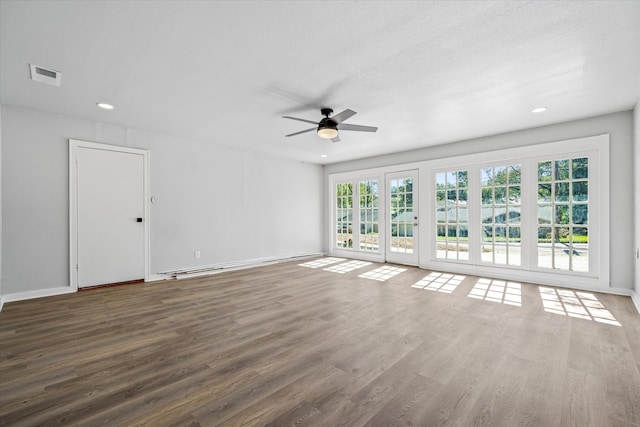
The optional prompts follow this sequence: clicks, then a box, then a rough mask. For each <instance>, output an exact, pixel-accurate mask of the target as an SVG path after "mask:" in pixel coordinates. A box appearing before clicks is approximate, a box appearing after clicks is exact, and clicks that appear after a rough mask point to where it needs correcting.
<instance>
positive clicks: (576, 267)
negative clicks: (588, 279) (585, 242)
mask: <svg viewBox="0 0 640 427" xmlns="http://www.w3.org/2000/svg"><path fill="white" fill-rule="evenodd" d="M571 269H572V270H573V271H580V272H587V271H589V251H588V250H586V249H582V248H580V249H575V250H574V251H573V257H572V260H571Z"/></svg>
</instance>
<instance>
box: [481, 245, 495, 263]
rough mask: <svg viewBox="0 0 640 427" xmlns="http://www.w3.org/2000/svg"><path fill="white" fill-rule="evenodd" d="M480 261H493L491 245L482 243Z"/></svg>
mask: <svg viewBox="0 0 640 427" xmlns="http://www.w3.org/2000/svg"><path fill="white" fill-rule="evenodd" d="M481 259H482V262H493V246H491V245H482V258H481Z"/></svg>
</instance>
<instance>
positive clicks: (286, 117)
mask: <svg viewBox="0 0 640 427" xmlns="http://www.w3.org/2000/svg"><path fill="white" fill-rule="evenodd" d="M282 118H283V119H291V120H297V121H299V122H305V123H311V124H312V125H317V124H318V122H314V121H311V120H306V119H299V118H297V117H290V116H282Z"/></svg>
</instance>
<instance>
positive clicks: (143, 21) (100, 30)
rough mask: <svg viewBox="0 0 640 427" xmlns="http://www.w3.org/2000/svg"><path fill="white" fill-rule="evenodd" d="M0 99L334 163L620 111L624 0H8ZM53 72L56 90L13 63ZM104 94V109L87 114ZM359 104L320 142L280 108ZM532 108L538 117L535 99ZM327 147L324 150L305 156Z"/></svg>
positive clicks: (636, 35)
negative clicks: (335, 139) (351, 127)
mask: <svg viewBox="0 0 640 427" xmlns="http://www.w3.org/2000/svg"><path fill="white" fill-rule="evenodd" d="M0 4H1V6H0V7H1V9H0V13H1V18H0V19H1V21H0V36H1V37H0V48H1V58H0V60H1V68H0V72H1V79H0V84H1V86H0V90H1V92H0V102H1V103H2V104H6V105H16V106H24V107H29V108H34V109H38V110H43V111H49V112H54V113H59V114H64V115H68V116H73V117H79V118H83V119H88V120H95V121H101V122H107V123H114V124H118V125H123V126H127V127H130V128H134V129H141V130H150V131H154V132H158V133H163V134H169V135H176V136H181V137H186V138H191V139H196V140H200V141H204V142H208V143H211V144H221V145H227V146H233V147H238V148H241V149H246V150H257V151H261V152H266V153H269V154H272V155H277V156H283V157H288V158H293V159H298V160H302V161H306V162H314V163H332V162H338V161H344V160H350V159H356V158H362V157H368V156H372V155H378V154H384V153H389V152H395V151H402V150H408V149H412V148H418V147H424V146H428V145H434V144H442V143H447V142H452V141H457V140H461V139H468V138H473V137H478V136H485V135H491V134H497V133H502V132H507V131H512V130H517V129H525V128H531V127H536V126H540V125H544V124H550V123H557V122H562V121H566V120H571V119H577V118H583V117H589V116H594V115H598V114H603V113H609V112H614V111H621V110H627V109H631V108H632V107H633V105H634V104H635V103H636V102H637V101H638V99H639V98H640V2H637V1H630V2H624V1H605V2H598V1H591V2H568V1H553V2H544V1H535V2H524V1H520V2H426V1H424V2H397V1H393V2H381V1H375V2H374V1H371V2H354V1H332V2H328V1H327V2H309V1H304V2H303V1H291V2H288V1H278V2H269V1H256V2H250V1H242V2H239V1H238V2H224V1H215V2H188V1H184V2H183V1H179V2H169V1H163V2H154V1H141V2H134V1H129V2H115V1H104V2H102V1H86V2H77V1H72V2H66V1H51V0H48V1H43V2H38V1H18V2H14V1H7V0H2V2H1V3H0ZM29 63H34V64H36V65H40V66H44V67H49V68H52V69H55V70H59V71H61V72H62V85H61V87H59V88H56V87H52V86H47V85H44V84H41V83H36V82H33V81H31V80H29V68H28V64H29ZM101 101H102V102H110V103H113V104H114V105H115V106H116V109H115V110H113V111H103V110H100V109H98V108H96V106H95V104H96V102H101ZM323 106H328V107H331V108H333V109H334V111H335V112H336V113H338V112H340V111H342V110H344V109H346V108H350V109H352V110H355V111H357V112H358V114H357V115H355V116H354V117H352V118H351V119H349V120H348V121H347V123H354V124H362V125H369V126H378V127H379V130H378V132H377V133H373V134H369V133H358V132H347V131H343V132H341V135H340V136H341V139H342V141H341V142H339V143H335V144H334V143H331V142H330V141H326V140H321V139H319V138H318V137H317V136H316V135H315V133H314V132H310V133H307V134H303V135H299V136H296V137H291V138H285V137H284V135H285V134H288V133H293V132H296V131H299V130H303V129H306V128H309V127H310V126H309V125H307V124H305V123H300V122H295V121H292V120H286V119H283V118H281V116H282V115H294V116H297V117H301V118H305V119H311V120H319V119H320V118H321V116H320V111H319V109H320V107H323ZM538 106H545V107H548V110H547V111H546V112H545V113H542V114H532V113H531V110H532V109H533V108H534V107H538ZM321 154H327V155H328V157H327V158H321V157H320V155H321Z"/></svg>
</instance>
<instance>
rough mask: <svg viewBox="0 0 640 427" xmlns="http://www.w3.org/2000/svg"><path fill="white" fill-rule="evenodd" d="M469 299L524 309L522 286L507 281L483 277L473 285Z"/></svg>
mask: <svg viewBox="0 0 640 427" xmlns="http://www.w3.org/2000/svg"><path fill="white" fill-rule="evenodd" d="M468 297H469V298H476V299H481V300H484V301H492V302H499V303H501V304H507V305H514V306H516V307H522V285H521V284H520V283H516V282H508V281H506V280H496V279H486V278H483V277H481V278H479V279H478V281H477V282H476V284H475V285H473V289H471V292H469V295H468Z"/></svg>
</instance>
